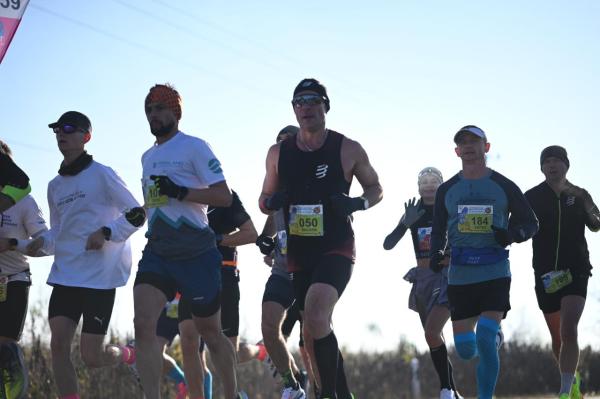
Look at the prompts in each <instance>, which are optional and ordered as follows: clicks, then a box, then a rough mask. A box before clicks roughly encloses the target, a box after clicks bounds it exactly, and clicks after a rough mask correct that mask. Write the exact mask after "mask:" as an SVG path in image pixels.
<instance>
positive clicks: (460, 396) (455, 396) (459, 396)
mask: <svg viewBox="0 0 600 399" xmlns="http://www.w3.org/2000/svg"><path fill="white" fill-rule="evenodd" d="M454 398H455V399H465V398H464V397H463V396H462V395H461V394H459V393H458V391H454Z"/></svg>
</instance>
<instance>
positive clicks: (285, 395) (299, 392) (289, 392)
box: [281, 387, 306, 399]
mask: <svg viewBox="0 0 600 399" xmlns="http://www.w3.org/2000/svg"><path fill="white" fill-rule="evenodd" d="M281 399H306V394H305V393H304V390H303V389H302V388H300V387H298V389H294V388H292V387H287V388H285V389H284V390H283V392H282V393H281Z"/></svg>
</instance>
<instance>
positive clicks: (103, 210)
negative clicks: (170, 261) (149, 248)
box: [44, 161, 140, 289]
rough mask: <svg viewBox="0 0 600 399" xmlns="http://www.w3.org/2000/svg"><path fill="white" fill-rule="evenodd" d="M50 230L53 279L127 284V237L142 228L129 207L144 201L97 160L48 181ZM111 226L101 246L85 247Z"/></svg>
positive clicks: (86, 283)
mask: <svg viewBox="0 0 600 399" xmlns="http://www.w3.org/2000/svg"><path fill="white" fill-rule="evenodd" d="M48 205H49V208H50V230H49V231H48V232H47V233H45V234H44V238H45V240H46V242H45V243H44V251H45V252H53V253H54V263H53V264H52V269H51V270H50V275H49V276H48V281H47V282H48V284H50V285H53V284H60V285H65V286H71V287H85V288H96V289H111V288H116V287H120V286H123V285H125V284H126V283H127V280H128V278H129V275H130V272H131V248H130V246H129V241H128V238H129V236H130V235H131V234H133V233H134V232H135V231H136V230H137V229H138V228H136V227H134V226H132V225H131V224H130V223H129V222H128V221H127V220H126V219H125V216H124V212H125V211H127V210H129V209H131V208H134V207H137V206H140V205H139V203H138V202H137V201H136V199H135V198H134V197H133V195H132V194H131V193H130V192H129V190H128V189H127V186H126V185H125V183H124V182H123V180H121V178H120V177H119V176H118V175H117V174H116V173H115V172H114V171H113V170H112V169H111V168H109V167H107V166H104V165H102V164H100V163H98V162H96V161H92V163H91V164H90V165H89V166H88V167H87V168H86V169H84V170H82V171H81V172H79V173H78V174H77V175H75V176H60V175H59V176H56V177H55V178H54V179H53V180H52V181H51V182H50V183H49V184H48ZM102 226H107V227H109V228H110V229H111V231H112V234H111V238H110V241H106V242H105V243H104V246H103V247H102V249H100V250H86V249H85V246H86V242H87V239H88V237H89V235H90V234H92V233H93V232H95V231H96V230H98V229H99V228H101V227H102Z"/></svg>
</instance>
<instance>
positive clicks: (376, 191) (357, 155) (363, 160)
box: [351, 142, 383, 209]
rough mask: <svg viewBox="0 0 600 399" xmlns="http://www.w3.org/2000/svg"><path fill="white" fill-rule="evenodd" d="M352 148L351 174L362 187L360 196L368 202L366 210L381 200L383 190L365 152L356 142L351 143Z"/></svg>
mask: <svg viewBox="0 0 600 399" xmlns="http://www.w3.org/2000/svg"><path fill="white" fill-rule="evenodd" d="M351 145H352V146H353V147H354V148H353V149H352V151H351V154H353V155H354V159H355V164H354V169H353V171H352V174H353V175H354V176H356V179H357V180H358V182H359V183H360V185H361V186H362V188H363V190H364V192H363V194H362V195H361V197H363V198H364V199H366V200H367V201H368V206H366V207H365V209H366V208H371V207H373V206H375V205H376V204H378V203H379V202H380V201H381V200H382V199H383V188H382V187H381V184H379V176H378V175H377V172H376V171H375V169H374V168H373V166H372V165H371V162H370V161H369V156H368V155H367V152H366V151H365V150H364V149H363V148H362V146H361V145H360V144H359V143H357V142H352V143H351Z"/></svg>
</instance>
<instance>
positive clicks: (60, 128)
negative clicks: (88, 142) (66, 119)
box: [52, 125, 86, 134]
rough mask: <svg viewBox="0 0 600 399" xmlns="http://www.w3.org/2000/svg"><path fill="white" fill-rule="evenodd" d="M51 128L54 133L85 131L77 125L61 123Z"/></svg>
mask: <svg viewBox="0 0 600 399" xmlns="http://www.w3.org/2000/svg"><path fill="white" fill-rule="evenodd" d="M52 130H53V131H54V133H61V132H62V133H66V134H73V133H76V132H82V133H85V132H86V131H85V130H83V129H82V128H80V127H77V126H73V125H62V126H56V127H54V128H52Z"/></svg>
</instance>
